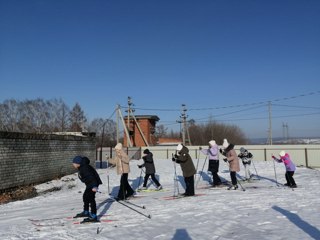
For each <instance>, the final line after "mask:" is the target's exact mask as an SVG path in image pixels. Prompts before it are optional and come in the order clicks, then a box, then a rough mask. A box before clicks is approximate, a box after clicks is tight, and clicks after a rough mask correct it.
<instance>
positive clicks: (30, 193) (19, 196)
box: [0, 186, 38, 204]
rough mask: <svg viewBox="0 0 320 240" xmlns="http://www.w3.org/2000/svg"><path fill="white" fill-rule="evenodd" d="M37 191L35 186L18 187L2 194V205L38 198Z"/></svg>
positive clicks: (0, 199)
mask: <svg viewBox="0 0 320 240" xmlns="http://www.w3.org/2000/svg"><path fill="white" fill-rule="evenodd" d="M37 195H38V194H37V191H36V189H35V188H34V187H33V186H24V187H17V188H13V189H9V190H6V191H4V192H1V193H0V204H4V203H8V202H12V201H17V200H24V199H28V198H33V197H36V196H37Z"/></svg>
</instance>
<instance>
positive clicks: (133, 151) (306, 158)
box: [96, 144, 320, 168]
mask: <svg viewBox="0 0 320 240" xmlns="http://www.w3.org/2000/svg"><path fill="white" fill-rule="evenodd" d="M201 147H202V148H207V146H201ZM241 147H244V148H245V149H247V150H248V151H249V152H251V153H252V154H253V156H254V158H253V159H254V160H255V161H268V160H272V158H271V155H272V154H274V155H275V156H278V154H279V152H280V151H282V150H284V151H285V152H287V153H289V155H290V157H291V159H292V160H293V162H294V163H295V164H296V165H297V166H305V167H310V168H320V145H316V144H314V145H238V146H237V145H236V146H235V150H236V152H237V153H240V150H239V149H240V148H241ZM146 148H148V149H149V150H150V151H151V152H152V153H153V157H154V159H171V158H172V154H175V153H176V147H175V146H152V147H142V148H138V147H133V148H124V150H125V151H126V152H127V154H128V156H129V157H130V159H140V158H141V156H142V152H143V150H144V149H146ZM188 149H189V153H190V155H191V157H192V158H193V159H198V158H199V159H204V158H205V157H206V156H205V155H203V154H202V153H201V151H200V150H199V146H188ZM114 153H115V152H114V149H113V148H111V147H110V148H102V151H101V149H97V154H96V155H97V161H98V162H99V161H100V162H103V161H106V155H107V156H108V157H110V158H112V157H113V156H114ZM101 156H102V158H101ZM220 158H222V156H220Z"/></svg>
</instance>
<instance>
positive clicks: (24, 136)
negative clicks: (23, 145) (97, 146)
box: [0, 131, 94, 140]
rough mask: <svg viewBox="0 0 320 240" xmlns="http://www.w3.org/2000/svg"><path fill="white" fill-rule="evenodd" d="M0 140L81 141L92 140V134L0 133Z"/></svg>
mask: <svg viewBox="0 0 320 240" xmlns="http://www.w3.org/2000/svg"><path fill="white" fill-rule="evenodd" d="M0 138H5V139H34V140H83V139H93V138H94V134H93V133H90V134H82V135H72V134H70V133H69V134H68V133H66V134H65V135H64V134H61V133H59V134H55V133H22V132H3V131H0Z"/></svg>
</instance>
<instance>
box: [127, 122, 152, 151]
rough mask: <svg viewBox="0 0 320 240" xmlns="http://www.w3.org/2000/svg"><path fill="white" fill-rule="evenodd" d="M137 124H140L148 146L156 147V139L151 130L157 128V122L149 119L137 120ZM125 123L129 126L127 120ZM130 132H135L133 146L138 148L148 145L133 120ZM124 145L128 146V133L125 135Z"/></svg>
mask: <svg viewBox="0 0 320 240" xmlns="http://www.w3.org/2000/svg"><path fill="white" fill-rule="evenodd" d="M137 122H138V123H139V126H140V129H141V131H142V132H143V134H144V137H145V139H146V140H147V142H148V144H149V145H150V146H153V145H156V139H155V137H154V134H152V132H151V130H152V129H154V128H155V120H152V119H148V118H139V119H137ZM125 123H126V124H127V120H125ZM129 130H130V131H133V136H131V141H132V143H133V146H136V147H141V146H146V143H145V141H144V140H143V137H142V135H141V133H140V131H139V128H138V126H137V125H136V124H135V121H134V120H133V119H130V129H129ZM123 144H124V146H128V142H127V135H126V133H124V142H123Z"/></svg>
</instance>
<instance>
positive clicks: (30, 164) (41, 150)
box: [0, 132, 96, 191]
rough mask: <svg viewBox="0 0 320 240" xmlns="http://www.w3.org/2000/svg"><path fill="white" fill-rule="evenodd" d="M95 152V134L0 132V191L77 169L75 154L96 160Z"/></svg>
mask: <svg viewBox="0 0 320 240" xmlns="http://www.w3.org/2000/svg"><path fill="white" fill-rule="evenodd" d="M95 153H96V148H95V141H94V138H93V137H84V136H70V135H67V136H66V135H63V136H62V135H53V134H23V133H8V132H0V191H1V190H5V189H8V188H13V187H17V186H21V185H28V184H33V183H40V182H45V181H49V180H52V179H55V178H58V177H61V176H64V175H67V174H71V173H74V172H75V169H74V168H73V166H72V164H71V160H72V158H73V157H74V156H76V155H85V156H87V157H88V158H89V159H90V160H91V163H92V164H95Z"/></svg>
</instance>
